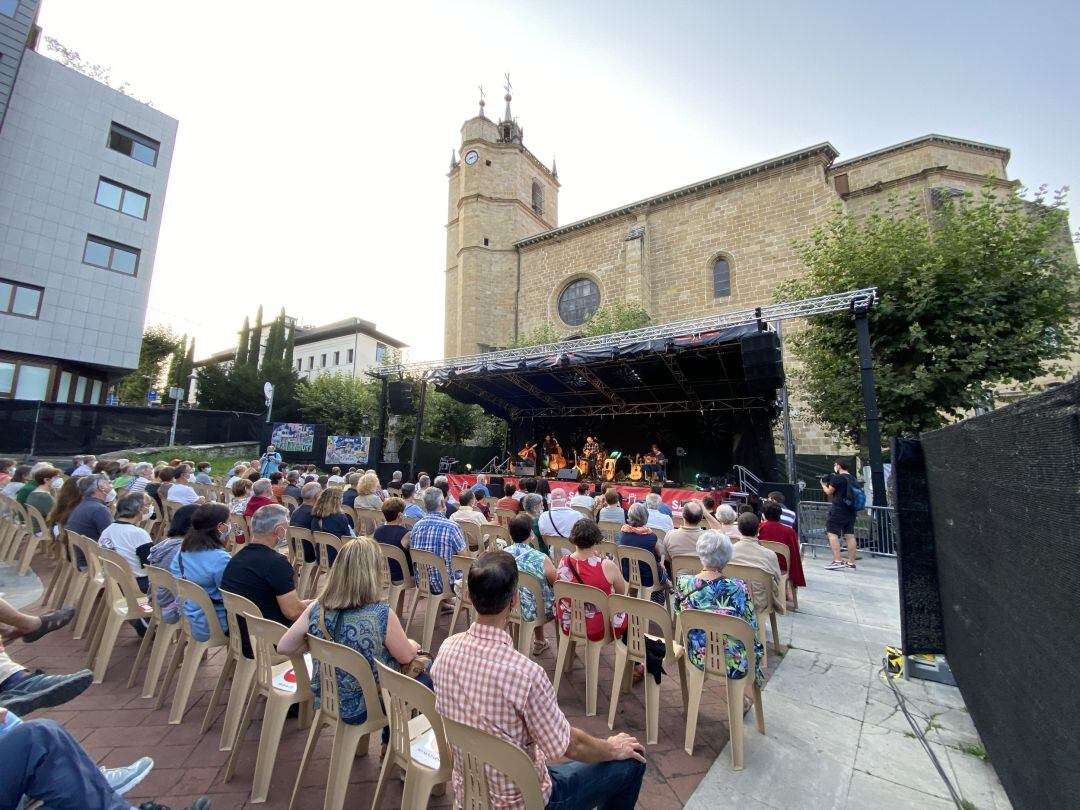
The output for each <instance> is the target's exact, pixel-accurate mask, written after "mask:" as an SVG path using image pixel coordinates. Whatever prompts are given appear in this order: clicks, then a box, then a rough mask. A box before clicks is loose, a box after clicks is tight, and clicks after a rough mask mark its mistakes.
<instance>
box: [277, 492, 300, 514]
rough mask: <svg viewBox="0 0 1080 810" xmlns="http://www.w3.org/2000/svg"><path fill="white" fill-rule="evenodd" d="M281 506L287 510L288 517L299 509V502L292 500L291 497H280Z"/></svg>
mask: <svg viewBox="0 0 1080 810" xmlns="http://www.w3.org/2000/svg"><path fill="white" fill-rule="evenodd" d="M281 505H282V506H284V507H285V508H286V509H288V510H289V514H290V515H291V514H292V513H293V512H295V511H296V510H297V509H299V508H300V502H299V501H297V500H296V498H294V497H293V496H292V495H282V496H281Z"/></svg>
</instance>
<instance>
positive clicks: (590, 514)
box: [570, 506, 595, 519]
mask: <svg viewBox="0 0 1080 810" xmlns="http://www.w3.org/2000/svg"><path fill="white" fill-rule="evenodd" d="M570 508H571V509H573V510H574V511H575V512H580V513H581V514H583V515H584V516H585V517H587V518H590V519H592V518H593V517H595V516H594V515H593V510H592V509H589V508H588V507H587V506H571V507H570Z"/></svg>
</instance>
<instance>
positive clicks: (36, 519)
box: [18, 504, 52, 577]
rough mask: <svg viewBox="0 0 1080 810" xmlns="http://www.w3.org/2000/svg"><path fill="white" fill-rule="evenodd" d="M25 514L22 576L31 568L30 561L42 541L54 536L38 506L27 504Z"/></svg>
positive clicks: (19, 570) (21, 561)
mask: <svg viewBox="0 0 1080 810" xmlns="http://www.w3.org/2000/svg"><path fill="white" fill-rule="evenodd" d="M23 514H24V515H25V516H26V545H25V546H23V552H22V556H21V557H20V558H19V568H18V574H19V576H20V577H22V576H26V572H27V571H29V570H30V561H31V560H32V559H33V558H34V554H36V553H37V549H38V545H39V544H40V543H41V541H42V540H46V541H48V540H49V539H50V538H51V537H52V533H51V532H50V531H49V529H48V527H47V526H46V525H45V516H44V515H42V514H41V512H39V511H38V510H37V508H36V507H34V506H32V505H31V504H26V505H25V506H24V509H23Z"/></svg>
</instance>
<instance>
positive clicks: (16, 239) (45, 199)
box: [0, 0, 177, 403]
mask: <svg viewBox="0 0 1080 810" xmlns="http://www.w3.org/2000/svg"><path fill="white" fill-rule="evenodd" d="M38 5H39V3H38V0H0V398H16V399H32V400H46V401H58V402H84V403H100V402H103V401H104V399H105V394H106V390H107V388H108V386H109V383H110V382H111V381H113V380H115V379H117V378H118V377H120V376H122V375H123V374H125V373H127V372H129V371H131V370H132V369H134V368H135V367H136V366H137V365H138V360H139V348H140V345H141V341H142V333H143V323H144V321H145V317H146V303H147V298H148V296H149V293H150V280H151V277H152V275H153V269H154V252H155V249H156V247H157V238H158V230H159V228H160V226H161V214H162V207H163V205H164V202H165V189H166V186H167V184H168V179H169V166H170V164H171V163H172V154H173V143H174V141H175V139H176V128H177V121H176V120H175V119H173V118H170V117H169V116H167V115H165V114H164V113H162V112H160V111H158V110H155V109H153V108H152V107H150V106H148V105H147V104H144V103H142V102H140V101H138V100H136V99H134V98H132V97H130V96H127V95H124V94H123V93H120V92H119V91H117V90H114V89H112V88H110V87H108V86H106V85H104V84H101V83H100V82H97V81H94V80H93V79H90V78H88V77H87V76H84V75H82V74H81V73H79V72H77V71H75V70H72V69H71V68H68V67H65V66H64V65H61V64H59V63H58V62H55V61H53V60H51V59H49V58H47V57H45V56H42V55H41V54H39V53H37V51H36V50H35V48H36V45H37V40H38V37H39V33H40V31H39V29H38V28H37V26H36V24H35V19H36V15H37V10H38Z"/></svg>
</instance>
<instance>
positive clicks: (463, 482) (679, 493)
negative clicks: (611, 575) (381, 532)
mask: <svg viewBox="0 0 1080 810" xmlns="http://www.w3.org/2000/svg"><path fill="white" fill-rule="evenodd" d="M446 477H447V479H449V481H450V494H451V495H457V493H459V492H462V491H464V490H466V489H471V488H472V487H473V486H474V485H475V484H476V476H475V475H447V476H446ZM492 478H501V479H502V480H503V481H504V482H507V481H508V482H511V483H513V484H514V485H515V486H516V485H517V482H518V478H517V477H516V476H512V475H502V476H492V475H489V476H488V482H489V483H488V488H489V489H490V488H491V484H490V482H491V479H492ZM548 483H550V484H551V488H552V489H556V488H562V489H565V490H566V494H567V496H568V497H570V498H572V497H573V496H574V495H576V494H577V486H578V483H579V482H577V481H556V480H549V482H548ZM588 483H589V486H590V487H592V488H593V490H594V491H595V489H596V487H597V485H596V484H594V483H592V482H588ZM615 489H617V490H619V494H620V495H622V497H623V500H624V501H625V502H626V503H627V504H631V503H636V502H637V501H644V500H645V496H646V495H648V494H649V487H638V486H626V485H624V484H616V485H615ZM734 491H735V488H734V487H727V488H724V489H714V490H700V489H679V488H676V487H665V488H664V489H663V490H661V492H660V497H661V498H662V499H663V501H664V503H666V504H667V505H668V506H670V507H671V511H672V512H676V513H678V512H681V511H682V505H683V504H684V503H685V502H686V501H692V500H701V499H702V498H704V497H705V496H706V495H712V496H713V498H714V499H715V500H716V503H717V504H720V503H723V502H724V501H725V500H726V499H727V498H728V495H729V494H730V493H732V492H734ZM493 494H494V493H493ZM489 506H490V504H489Z"/></svg>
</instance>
